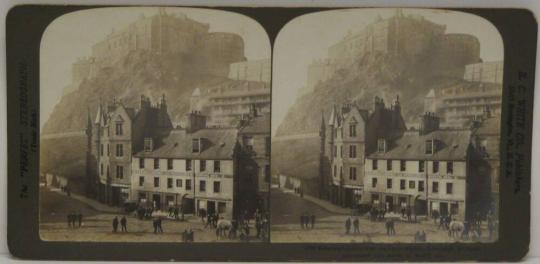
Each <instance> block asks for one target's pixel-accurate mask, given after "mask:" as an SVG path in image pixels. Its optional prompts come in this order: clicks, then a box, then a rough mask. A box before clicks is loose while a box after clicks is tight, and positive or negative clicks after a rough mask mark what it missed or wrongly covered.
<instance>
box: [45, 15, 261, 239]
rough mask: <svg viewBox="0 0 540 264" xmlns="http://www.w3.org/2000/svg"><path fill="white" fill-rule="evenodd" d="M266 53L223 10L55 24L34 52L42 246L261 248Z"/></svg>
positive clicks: (254, 28)
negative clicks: (88, 243)
mask: <svg viewBox="0 0 540 264" xmlns="http://www.w3.org/2000/svg"><path fill="white" fill-rule="evenodd" d="M89 25H92V26H89ZM270 54H271V48H270V41H269V39H268V36H267V35H266V32H265V30H264V29H263V28H262V27H261V25H260V24H259V23H258V22H256V21H255V20H253V19H251V18H249V17H247V16H244V15H240V14H237V13H231V12H226V11H218V10H210V9H198V8H174V7H168V8H163V7H112V8H96V9H87V10H82V11H76V12H71V13H67V14H65V15H62V16H60V17H58V18H57V19H55V20H54V21H53V22H52V23H51V24H50V25H49V26H48V27H47V28H46V30H45V33H44V34H43V38H42V40H41V48H40V80H39V81H40V86H41V89H40V131H41V132H40V167H39V171H40V173H39V174H40V192H39V193H40V196H39V235H40V238H41V239H42V240H45V241H95V242H246V241H249V242H255V243H257V242H267V241H268V240H269V222H268V219H269V213H270V212H269V211H268V201H269V199H268V195H269V184H270V161H269V159H270V104H271V102H270V98H271V95H270V94H271V88H270V75H271V74H270V69H271V65H270V56H271V55H270Z"/></svg>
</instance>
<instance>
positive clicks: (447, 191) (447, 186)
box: [446, 182, 454, 194]
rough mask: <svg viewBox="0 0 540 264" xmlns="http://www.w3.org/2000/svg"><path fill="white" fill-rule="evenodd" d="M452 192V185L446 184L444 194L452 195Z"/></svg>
mask: <svg viewBox="0 0 540 264" xmlns="http://www.w3.org/2000/svg"><path fill="white" fill-rule="evenodd" d="M453 192H454V184H452V183H451V182H447V183H446V194H452V193H453Z"/></svg>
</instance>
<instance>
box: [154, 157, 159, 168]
mask: <svg viewBox="0 0 540 264" xmlns="http://www.w3.org/2000/svg"><path fill="white" fill-rule="evenodd" d="M154 169H155V170H157V169H159V159H158V158H155V159H154Z"/></svg>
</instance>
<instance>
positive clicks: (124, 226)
mask: <svg viewBox="0 0 540 264" xmlns="http://www.w3.org/2000/svg"><path fill="white" fill-rule="evenodd" d="M120 225H121V226H122V232H127V219H126V216H122V219H120Z"/></svg>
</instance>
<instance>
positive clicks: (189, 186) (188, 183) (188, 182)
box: [186, 179, 191, 191]
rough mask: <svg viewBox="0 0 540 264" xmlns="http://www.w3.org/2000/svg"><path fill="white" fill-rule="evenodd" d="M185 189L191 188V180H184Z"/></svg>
mask: <svg viewBox="0 0 540 264" xmlns="http://www.w3.org/2000/svg"><path fill="white" fill-rule="evenodd" d="M186 190H188V191H189V190H191V180H189V179H187V180H186Z"/></svg>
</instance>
